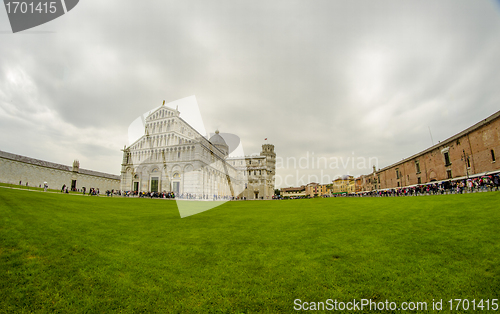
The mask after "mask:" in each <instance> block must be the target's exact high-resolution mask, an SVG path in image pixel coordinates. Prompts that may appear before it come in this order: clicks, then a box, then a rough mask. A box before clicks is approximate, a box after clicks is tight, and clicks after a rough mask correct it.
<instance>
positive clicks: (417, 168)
mask: <svg viewBox="0 0 500 314" xmlns="http://www.w3.org/2000/svg"><path fill="white" fill-rule="evenodd" d="M415 170H416V171H417V173H420V162H419V161H418V160H417V161H415Z"/></svg>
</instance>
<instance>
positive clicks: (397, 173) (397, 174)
mask: <svg viewBox="0 0 500 314" xmlns="http://www.w3.org/2000/svg"><path fill="white" fill-rule="evenodd" d="M396 179H398V180H399V168H396ZM398 186H399V185H398Z"/></svg>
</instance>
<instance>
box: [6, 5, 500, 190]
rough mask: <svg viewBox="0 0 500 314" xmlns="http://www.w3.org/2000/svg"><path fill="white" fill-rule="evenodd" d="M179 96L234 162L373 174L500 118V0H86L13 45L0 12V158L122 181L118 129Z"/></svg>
mask: <svg viewBox="0 0 500 314" xmlns="http://www.w3.org/2000/svg"><path fill="white" fill-rule="evenodd" d="M191 95H195V96H196V99H197V101H198V104H199V107H200V110H201V113H202V116H203V122H204V124H205V127H206V128H207V130H209V131H210V130H214V129H216V128H218V129H219V130H220V131H221V132H229V133H234V134H237V135H239V136H240V137H241V139H242V143H243V146H244V149H245V152H246V153H253V152H258V151H260V145H261V144H262V143H263V142H264V138H268V140H269V142H270V143H272V144H274V145H275V150H276V152H277V154H278V156H280V157H282V158H284V159H285V160H286V158H289V157H294V158H296V159H297V160H298V159H299V158H301V157H305V156H307V155H308V154H309V156H312V154H313V153H314V156H315V157H320V156H325V157H328V158H329V157H332V156H336V157H337V158H343V160H344V161H346V160H347V158H348V157H352V156H354V157H356V158H357V157H366V158H368V157H376V158H377V159H378V162H379V167H380V168H382V167H385V166H387V165H389V164H391V163H393V162H396V161H398V160H401V159H402V158H405V157H408V156H410V155H412V154H414V153H417V152H419V151H421V150H423V149H425V148H427V147H429V146H431V145H432V141H431V135H430V132H429V129H430V131H431V133H432V138H433V141H434V143H437V142H438V141H440V140H444V139H446V138H447V137H450V136H452V135H453V134H455V133H458V132H460V131H461V130H463V129H465V128H467V127H469V126H471V125H473V124H474V123H476V122H478V121H480V120H481V119H484V118H486V117H487V116H489V115H491V114H493V113H494V112H496V111H498V110H499V109H500V3H499V2H498V1H493V0H484V1H478V0H469V1H463V0H450V1H448V0H442V1H435V0H428V1H425V0H419V1H417V0H412V1H406V0H394V1H383V0H366V1H352V0H350V1H334V0H324V1H320V0H307V1H306V0H303V1H293V0H287V1H276V0H273V1H269V0H267V1H259V0H258V1H255V0H252V1H229V0H227V1H142V2H136V1H115V0H107V1H96V0H82V1H80V3H79V4H78V5H77V6H76V7H75V8H74V9H73V10H72V11H70V12H68V13H67V14H66V15H64V16H62V17H60V18H58V19H56V20H53V21H51V22H49V23H47V24H44V25H41V26H39V27H36V28H33V29H31V30H29V31H24V32H20V33H16V34H13V33H12V32H11V29H10V24H9V21H8V19H7V14H6V11H5V9H4V8H3V7H0V132H1V134H2V136H1V137H0V150H3V151H8V152H12V153H16V154H21V155H25V156H29V157H34V158H38V159H43V160H48V161H53V162H57V163H62V164H66V165H70V164H71V163H72V161H73V159H79V160H80V163H81V167H82V168H86V169H92V170H98V171H104V172H109V173H114V174H119V172H120V163H121V158H122V155H121V151H120V149H122V148H123V146H124V145H126V144H128V139H127V129H128V127H129V125H130V123H131V122H132V121H133V120H134V119H136V118H137V117H138V116H139V115H141V114H143V113H144V112H146V111H148V110H150V109H152V108H154V107H156V106H159V105H161V103H162V101H163V100H166V101H167V102H170V101H174V100H177V99H181V98H184V97H187V96H191ZM181 114H182V113H181ZM351 166H352V165H351ZM291 168H292V167H289V168H288V169H283V168H281V169H278V175H280V176H283V177H284V176H286V175H288V174H293V175H296V174H297V172H296V171H297V170H296V169H291ZM321 170H323V173H324V174H327V175H329V176H332V177H333V176H335V175H341V174H345V173H350V174H354V175H358V174H362V173H369V172H371V169H358V167H350V166H346V167H344V166H342V164H340V169H330V167H328V169H321ZM314 173H317V174H319V173H320V172H319V169H309V170H303V169H300V175H301V174H314ZM319 181H321V179H320V180H319ZM323 181H325V180H323ZM289 182H291V181H289ZM299 183H300V182H299ZM282 185H284V184H282Z"/></svg>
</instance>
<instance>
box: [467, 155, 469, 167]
mask: <svg viewBox="0 0 500 314" xmlns="http://www.w3.org/2000/svg"><path fill="white" fill-rule="evenodd" d="M467 168H470V158H469V157H467Z"/></svg>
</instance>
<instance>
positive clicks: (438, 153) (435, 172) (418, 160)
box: [356, 111, 500, 191]
mask: <svg viewBox="0 0 500 314" xmlns="http://www.w3.org/2000/svg"><path fill="white" fill-rule="evenodd" d="M498 152H500V111H498V112H496V113H495V114H493V115H491V116H489V117H488V118H486V119H484V120H482V121H480V122H478V123H476V124H474V125H473V126H471V127H469V128H468V129H466V130H464V131H462V132H460V133H458V134H456V135H454V136H452V137H450V138H448V139H446V140H444V141H442V142H440V143H438V144H436V145H434V146H432V147H430V148H428V149H426V150H424V151H422V152H420V153H418V154H415V155H413V156H411V157H409V158H406V159H403V160H402V161H400V162H397V163H395V164H392V165H390V166H387V167H385V168H383V169H380V170H378V171H376V170H375V169H374V171H373V173H371V174H368V175H363V176H360V177H358V178H357V179H356V191H372V190H377V189H386V188H397V187H403V186H411V185H415V184H424V183H428V182H436V181H443V180H448V179H461V178H467V177H472V176H480V175H484V174H492V173H496V172H500V164H499V163H497V162H496V159H497V154H498Z"/></svg>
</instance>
